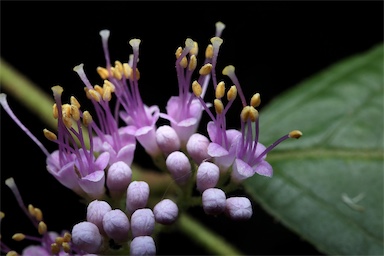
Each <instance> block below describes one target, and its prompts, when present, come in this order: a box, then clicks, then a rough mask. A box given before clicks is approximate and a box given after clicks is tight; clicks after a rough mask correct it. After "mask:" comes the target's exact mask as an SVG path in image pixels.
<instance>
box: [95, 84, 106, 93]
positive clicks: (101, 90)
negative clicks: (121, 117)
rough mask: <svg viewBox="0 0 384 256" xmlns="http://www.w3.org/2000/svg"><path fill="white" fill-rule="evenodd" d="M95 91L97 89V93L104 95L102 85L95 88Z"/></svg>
mask: <svg viewBox="0 0 384 256" xmlns="http://www.w3.org/2000/svg"><path fill="white" fill-rule="evenodd" d="M93 89H95V91H97V92H98V93H99V94H100V95H103V93H104V91H103V87H101V86H100V85H95V86H93Z"/></svg>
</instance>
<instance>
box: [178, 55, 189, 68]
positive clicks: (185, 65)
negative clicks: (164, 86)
mask: <svg viewBox="0 0 384 256" xmlns="http://www.w3.org/2000/svg"><path fill="white" fill-rule="evenodd" d="M179 65H180V67H182V68H186V67H187V66H188V60H187V57H185V56H184V57H183V58H182V59H181V61H180V63H179Z"/></svg>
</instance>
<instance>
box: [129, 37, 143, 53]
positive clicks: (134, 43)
mask: <svg viewBox="0 0 384 256" xmlns="http://www.w3.org/2000/svg"><path fill="white" fill-rule="evenodd" d="M140 42H141V40H140V39H137V38H134V39H131V40H129V44H130V45H131V46H132V48H133V49H134V50H138V49H139V45H140Z"/></svg>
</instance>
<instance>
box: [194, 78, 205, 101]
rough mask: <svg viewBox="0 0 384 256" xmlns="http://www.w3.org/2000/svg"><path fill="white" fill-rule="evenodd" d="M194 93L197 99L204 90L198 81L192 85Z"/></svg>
mask: <svg viewBox="0 0 384 256" xmlns="http://www.w3.org/2000/svg"><path fill="white" fill-rule="evenodd" d="M192 91H193V93H194V94H195V96H196V97H200V95H201V93H202V91H203V89H202V88H201V85H200V84H199V83H198V82H197V81H193V83H192Z"/></svg>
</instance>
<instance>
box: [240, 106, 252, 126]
mask: <svg viewBox="0 0 384 256" xmlns="http://www.w3.org/2000/svg"><path fill="white" fill-rule="evenodd" d="M249 112H250V107H249V106H245V107H244V108H243V110H241V113H240V118H241V121H243V122H247V121H248V119H249Z"/></svg>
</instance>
